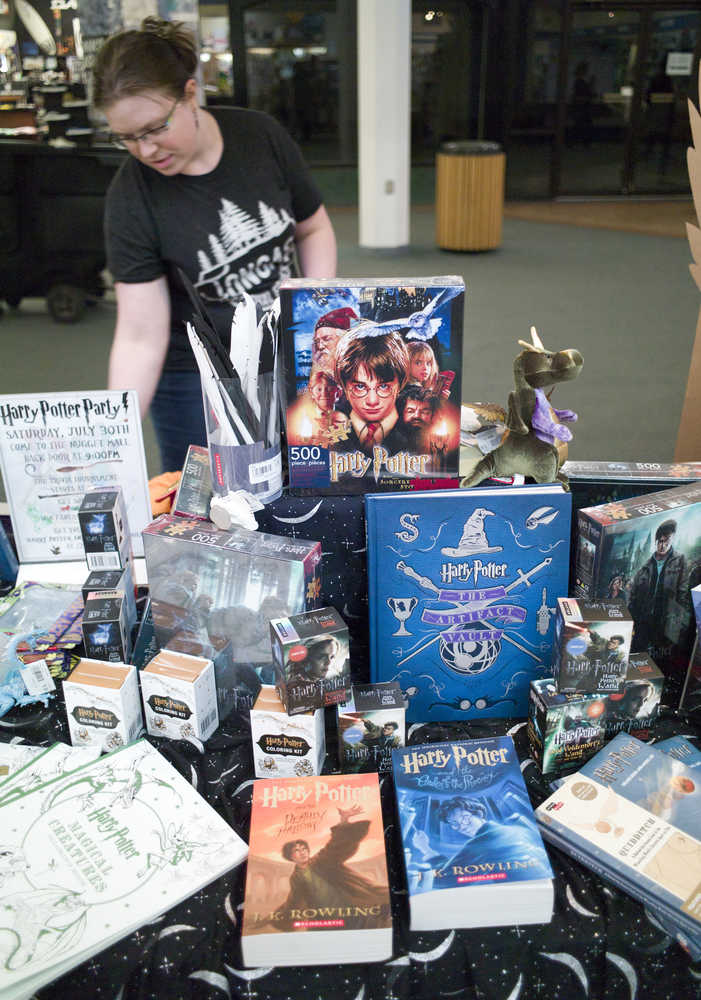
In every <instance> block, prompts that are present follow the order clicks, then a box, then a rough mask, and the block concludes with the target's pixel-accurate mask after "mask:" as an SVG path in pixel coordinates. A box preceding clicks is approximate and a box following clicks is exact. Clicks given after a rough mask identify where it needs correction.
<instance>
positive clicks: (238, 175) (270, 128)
mask: <svg viewBox="0 0 701 1000" xmlns="http://www.w3.org/2000/svg"><path fill="white" fill-rule="evenodd" d="M211 113H212V114H213V115H214V117H215V118H216V120H217V122H218V123H219V127H220V128H221V131H222V135H223V138H224V151H223V153H222V157H221V160H220V161H219V163H218V164H217V166H216V167H215V168H214V170H212V171H210V173H208V174H202V175H200V176H197V177H191V176H187V175H185V174H177V175H175V176H174V177H164V176H162V175H161V174H159V173H158V171H156V170H153V169H151V168H150V167H146V166H144V164H142V163H139V161H138V160H136V159H134V158H133V157H129V158H128V159H127V160H126V161H125V163H123V164H122V166H121V167H120V169H119V171H118V172H117V174H116V176H115V178H114V180H113V181H112V183H111V185H110V188H109V191H108V193H107V201H106V207H105V234H106V240H107V264H108V267H109V269H110V272H111V274H112V277H113V278H114V280H115V281H123V282H125V283H127V284H134V283H138V282H143V281H154V280H155V279H156V278H160V277H161V276H162V275H165V276H166V278H167V280H168V286H169V289H170V300H171V337H170V346H169V348H168V354H167V356H166V362H165V369H166V370H169V371H182V370H194V369H195V368H196V364H195V359H194V357H193V354H192V350H191V349H190V343H189V341H188V339H187V332H186V329H185V324H186V322H187V321H188V320H190V319H191V317H192V306H191V305H190V301H189V299H188V297H187V294H186V292H185V290H184V288H183V287H182V285H181V283H180V281H179V279H178V273H177V269H178V268H182V270H183V271H184V272H185V274H187V275H188V276H189V278H190V280H191V281H192V283H193V285H194V286H195V288H196V289H197V291H198V293H199V295H200V297H201V298H202V300H203V301H204V303H205V306H206V307H207V311H208V313H209V314H210V316H211V318H212V320H213V322H214V323H215V325H216V327H217V330H218V332H219V335H220V336H221V337H222V339H223V341H224V343H225V344H227V345H228V341H229V333H230V328H231V317H232V314H233V306H234V305H235V303H236V302H237V301H238V300H239V299H240V298H241V294H242V292H244V291H245V292H248V293H249V295H251V296H253V298H254V299H255V300H256V302H258V303H260V304H261V305H263V306H267V305H269V304H270V303H271V302H272V301H273V299H274V298H275V296H276V294H277V289H278V286H279V284H280V281H282V279H283V278H288V277H291V276H293V275H294V274H295V245H294V230H295V224H296V223H297V222H301V221H303V220H304V219H308V218H309V216H310V215H313V214H314V212H315V211H316V210H317V209H318V208H319V206H320V205H321V201H322V199H321V195H320V194H319V190H318V188H317V187H316V185H315V183H314V181H313V180H312V178H311V176H310V174H309V171H308V169H307V167H306V165H305V163H304V160H303V159H302V154H301V153H300V151H299V148H298V147H297V145H296V144H295V142H294V141H293V140H292V139H291V138H290V136H289V135H288V134H287V132H286V131H285V130H284V129H283V128H282V126H281V125H279V124H278V123H277V122H276V121H275V120H274V119H273V118H271V117H270V116H268V115H265V114H262V113H261V112H258V111H249V110H246V109H243V108H213V109H211Z"/></svg>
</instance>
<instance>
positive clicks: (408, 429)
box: [280, 276, 465, 493]
mask: <svg viewBox="0 0 701 1000" xmlns="http://www.w3.org/2000/svg"><path fill="white" fill-rule="evenodd" d="M464 298H465V286H464V283H463V281H462V279H461V278H459V277H452V276H450V277H440V278H397V279H387V278H383V279H377V280H372V279H356V280H353V279H344V281H343V283H342V284H341V283H339V282H338V281H334V280H327V281H313V280H310V279H290V280H289V281H285V282H283V284H282V287H281V289H280V323H281V331H282V340H281V343H282V350H283V356H284V364H285V390H284V391H285V394H286V400H285V405H286V431H287V446H288V463H289V475H290V487H291V488H292V489H295V488H302V489H306V488H312V489H314V490H315V491H316V492H318V493H353V492H361V493H367V492H368V491H369V490H375V489H379V490H387V489H427V488H430V487H431V486H441V487H442V486H453V485H457V477H458V461H459V446H460V399H461V390H462V377H461V376H462V326H463V306H464Z"/></svg>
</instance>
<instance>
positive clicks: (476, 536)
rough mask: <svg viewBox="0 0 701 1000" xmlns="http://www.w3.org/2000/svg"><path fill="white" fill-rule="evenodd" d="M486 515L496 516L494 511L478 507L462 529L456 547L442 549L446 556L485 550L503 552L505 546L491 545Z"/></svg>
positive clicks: (470, 553)
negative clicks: (486, 526)
mask: <svg viewBox="0 0 701 1000" xmlns="http://www.w3.org/2000/svg"><path fill="white" fill-rule="evenodd" d="M485 517H494V511H492V510H487V509H486V507H476V508H475V510H474V511H473V512H472V514H470V516H469V517H468V519H467V521H465V526H464V528H463V529H462V536H461V538H460V541H459V542H458V546H457V548H455V549H450V548H446V549H441V552H442V553H443V555H446V556H477V555H482V554H484V553H485V552H501V550H502V548H503V546H501V545H490V544H489V539H488V538H487V532H486V531H485V528H484V519H485Z"/></svg>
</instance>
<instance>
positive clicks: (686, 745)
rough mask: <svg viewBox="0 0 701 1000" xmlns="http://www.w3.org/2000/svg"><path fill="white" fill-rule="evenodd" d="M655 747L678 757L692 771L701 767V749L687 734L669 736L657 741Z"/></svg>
mask: <svg viewBox="0 0 701 1000" xmlns="http://www.w3.org/2000/svg"><path fill="white" fill-rule="evenodd" d="M655 748H656V749H657V750H662V751H663V752H664V753H666V754H669V755H670V757H676V758H677V760H680V761H681V762H682V764H685V765H686V766H687V767H688V768H690V769H691V770H692V771H693V770H696V768H699V767H701V750H699V748H698V747H697V746H695V745H694V744H693V743H692V742H691V740H688V739H687V738H686V736H669V737H668V738H667V739H666V740H660V741H659V742H658V743H655Z"/></svg>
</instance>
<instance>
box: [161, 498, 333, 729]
mask: <svg viewBox="0 0 701 1000" xmlns="http://www.w3.org/2000/svg"><path fill="white" fill-rule="evenodd" d="M143 539H144V555H145V559H146V573H147V577H148V582H149V589H150V594H151V613H152V615H153V623H154V628H155V631H156V638H157V640H158V643H159V645H160V646H161V647H168V648H172V645H171V639H172V638H173V636H175V635H176V634H178V633H181V634H184V635H186V636H191V637H193V639H196V640H197V641H200V642H204V643H212V644H219V645H222V647H223V646H224V645H226V644H227V643H228V644H230V649H231V661H232V663H233V664H234V665H237V664H245V665H247V666H249V667H251V668H255V670H257V671H258V674H259V676H260V678H261V680H263V681H266V682H272V681H273V679H274V674H273V666H272V657H271V651H270V630H269V621H270V619H271V618H279V617H282V616H285V615H290V614H297V613H299V612H300V611H305V610H307V609H310V608H315V607H317V606H318V603H319V594H320V591H321V578H320V570H321V566H320V563H321V545H320V544H319V542H307V541H303V540H301V539H299V538H282V537H280V536H277V535H267V534H264V533H263V532H260V531H246V530H245V529H243V528H237V529H236V530H235V531H219V530H217V529H216V528H215V527H214V526H213V525H211V526H210V525H205V524H203V522H202V521H196V520H193V519H190V518H182V517H175V516H174V515H172V514H164V515H162V516H161V517H159V518H157V519H156V520H155V521H153V522H152V523H151V524H150V525H148V527H147V528H145V530H144V532H143ZM183 651H185V650H183ZM208 658H209V659H212V660H215V657H214V656H209V657H208ZM215 672H216V661H215ZM219 687H220V685H219V682H218V689H219ZM227 697H228V695H227ZM225 714H226V707H225V711H224V712H222V710H221V706H220V719H222V718H224V715H225Z"/></svg>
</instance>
